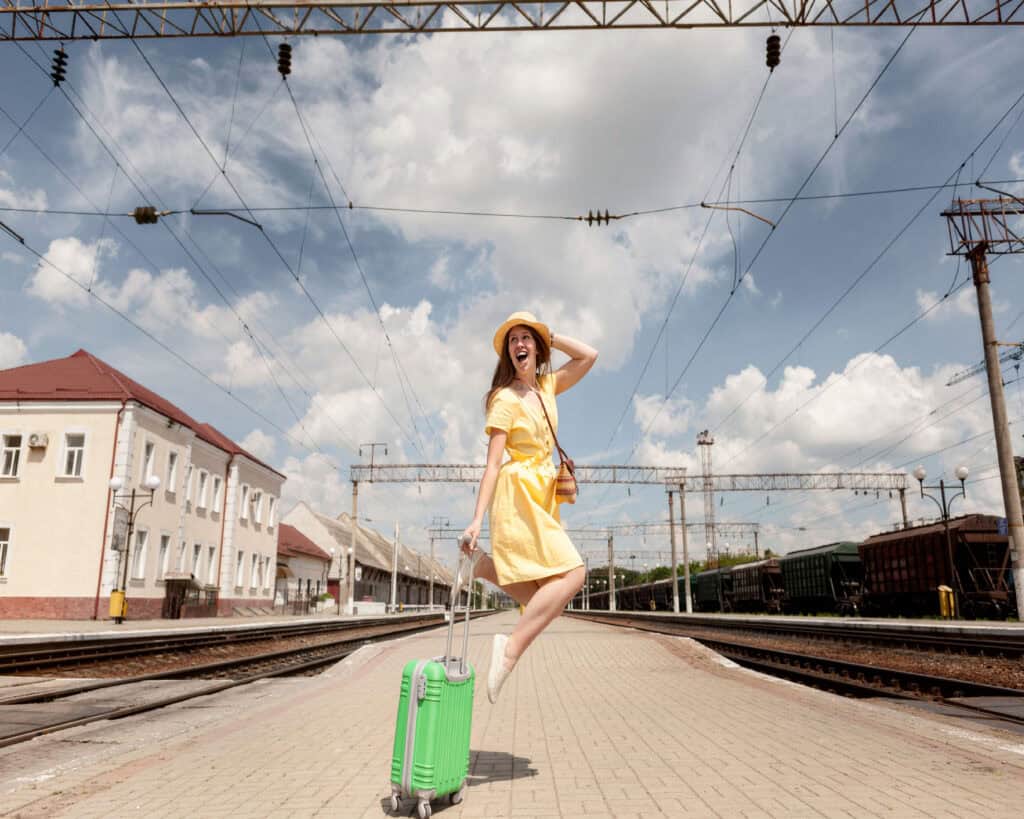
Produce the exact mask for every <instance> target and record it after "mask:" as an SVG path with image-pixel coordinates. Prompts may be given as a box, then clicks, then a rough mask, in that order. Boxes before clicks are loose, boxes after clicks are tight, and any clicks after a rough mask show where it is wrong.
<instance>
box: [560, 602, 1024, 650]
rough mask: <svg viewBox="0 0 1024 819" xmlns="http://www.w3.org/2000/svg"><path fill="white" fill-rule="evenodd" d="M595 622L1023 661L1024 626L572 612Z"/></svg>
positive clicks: (627, 612)
mask: <svg viewBox="0 0 1024 819" xmlns="http://www.w3.org/2000/svg"><path fill="white" fill-rule="evenodd" d="M572 613H573V614H579V615H582V616H585V617H591V618H593V619H603V620H604V621H605V622H608V623H609V624H612V625H617V624H618V621H625V620H631V621H633V622H631V623H630V624H629V625H633V626H634V627H637V628H640V627H641V624H647V623H667V624H672V625H673V626H675V627H677V628H678V629H680V630H683V631H686V632H687V633H688V634H689V633H690V632H693V634H692V635H690V636H696V634H697V633H699V632H700V631H704V630H708V629H717V630H719V631H749V632H752V633H756V634H775V635H780V636H783V635H791V636H794V637H811V638H815V639H822V640H837V641H845V642H854V641H856V642H862V643H870V644H874V645H885V646H902V647H906V648H919V649H924V650H927V651H955V652H957V653H961V654H976V655H980V656H992V657H1000V656H1002V657H1024V628H1022V629H1020V633H1019V634H1014V635H1006V634H1000V635H998V636H992V637H990V636H986V635H982V634H979V633H978V632H975V633H974V634H942V633H936V632H934V631H932V632H928V631H924V630H923V629H922V627H921V626H912V625H905V626H901V625H897V624H895V623H893V624H889V623H885V624H878V623H872V624H870V625H868V624H863V623H858V622H857V621H851V620H845V619H838V618H837V619H833V620H827V621H824V622H808V621H806V620H804V619H797V618H793V620H792V621H791V622H785V621H783V620H780V619H778V618H775V619H767V618H764V619H763V621H762V618H758V617H755V616H751V617H742V618H741V617H738V616H735V615H712V616H706V615H705V616H702V615H693V614H686V615H677V614H663V613H657V612H656V613H648V612H642V611H618V612H608V611H603V610H598V611H594V610H591V611H589V612H582V611H573V612H572Z"/></svg>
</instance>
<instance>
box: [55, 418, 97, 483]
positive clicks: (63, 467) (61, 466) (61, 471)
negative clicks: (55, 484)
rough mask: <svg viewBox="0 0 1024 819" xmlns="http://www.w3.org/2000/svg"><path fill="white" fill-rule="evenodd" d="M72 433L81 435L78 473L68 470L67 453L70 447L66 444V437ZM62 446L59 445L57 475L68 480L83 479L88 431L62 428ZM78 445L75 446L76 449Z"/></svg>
mask: <svg viewBox="0 0 1024 819" xmlns="http://www.w3.org/2000/svg"><path fill="white" fill-rule="evenodd" d="M72 435H81V436H82V447H81V453H80V455H79V458H78V474H77V475H76V474H75V473H74V472H68V455H69V454H70V452H71V447H70V446H69V445H68V443H69V442H68V439H69V438H70V437H71V436H72ZM62 441H63V446H62V447H61V453H60V463H58V464H57V477H59V478H67V479H69V480H79V481H80V480H84V477H85V450H86V449H87V448H88V444H89V433H88V432H87V431H86V430H84V429H66V430H64V436H63V438H62ZM77 448H78V447H75V449H77Z"/></svg>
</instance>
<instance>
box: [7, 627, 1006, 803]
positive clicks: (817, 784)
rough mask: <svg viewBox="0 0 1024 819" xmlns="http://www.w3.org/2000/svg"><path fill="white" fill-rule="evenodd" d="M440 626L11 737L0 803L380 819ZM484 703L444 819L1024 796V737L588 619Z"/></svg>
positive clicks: (483, 641) (481, 654)
mask: <svg viewBox="0 0 1024 819" xmlns="http://www.w3.org/2000/svg"><path fill="white" fill-rule="evenodd" d="M516 616H517V615H516V614H515V613H511V612H509V613H505V614H501V615H498V616H495V617H489V618H485V619H483V620H481V621H478V622H476V623H475V624H474V637H473V639H472V641H471V650H470V659H471V660H472V662H473V663H474V664H475V665H476V666H477V668H478V669H480V672H479V673H480V675H481V676H483V675H484V674H485V673H486V655H487V653H488V649H489V643H490V637H491V635H492V634H493V633H494V632H495V631H496V630H502V631H508V630H510V629H511V627H512V625H513V623H514V621H515V617H516ZM442 636H443V632H442V631H441V630H437V631H431V632H427V633H423V634H419V635H415V636H411V637H406V638H401V639H397V640H395V641H392V642H390V643H387V644H380V645H376V646H367V647H364V648H363V649H360V651H359V652H358V653H357V654H356V655H353V656H352V657H350V658H349V659H348V660H346V661H344V662H343V663H340V664H338V665H337V666H335V667H334V668H332V669H330V670H328V671H327V672H325V673H324V674H322V675H320V676H318V677H310V678H301V679H289V680H275V681H269V682H265V683H260V684H257V685H254V686H249V687H247V688H243V689H237V690H235V691H234V692H228V693H225V694H221V695H216V696H213V697H210V698H208V699H206V700H203V701H193V702H191V703H185V704H183V705H181V706H176V707H174V708H169V709H165V710H163V711H161V712H159V713H157V714H149V715H144V716H140V717H135V718H131V719H128V720H123V721H120V722H118V723H116V724H101V725H94V726H86V727H84V728H80V729H74V730H72V731H68V732H65V733H64V734H61V735H58V736H54V737H42V738H39V739H37V740H33V741H32V742H31V743H27V744H23V745H19V746H16V747H12V748H8V749H3V750H0V813H2V814H4V815H13V816H20V817H43V816H48V817H49V816H74V817H101V816H102V817H106V816H109V815H112V814H118V815H124V814H129V815H140V816H175V817H180V816H186V815H196V816H203V817H303V816H331V817H381V816H384V815H385V814H386V802H387V799H386V797H387V795H388V793H389V785H388V776H389V765H390V753H391V744H392V738H393V730H394V715H395V708H396V701H397V691H398V683H399V677H400V670H401V667H402V665H403V663H404V662H405V661H406V660H407V659H409V658H412V657H424V656H431V655H434V654H436V653H438V651H439V646H440V645H441V641H442ZM476 700H477V701H476V709H475V713H474V723H473V739H472V745H471V747H472V759H471V769H470V778H469V788H468V790H467V794H466V800H465V802H464V803H463V804H461V805H459V806H455V807H445V806H443V805H442V804H441V803H440V802H439V803H437V804H436V805H435V815H436V816H443V817H448V818H450V819H457V817H509V816H514V817H529V816H538V817H541V816H543V817H576V816H580V817H583V816H586V817H591V819H593V818H594V817H615V819H628V818H629V817H653V816H669V817H674V816H698V817H703V816H708V817H817V816H827V817H873V816H890V817H891V816H898V817H904V816H920V817H943V816H957V817H963V816H972V817H973V816H1006V815H1013V814H1015V813H1018V812H1019V803H1020V799H1021V796H1022V794H1024V737H1021V736H1019V735H1013V734H1009V733H1003V732H1001V731H997V730H993V729H988V728H985V727H981V726H977V725H976V724H975V723H968V722H964V721H963V720H960V721H956V720H953V719H950V718H949V717H943V716H939V715H931V714H926V713H920V712H915V711H912V710H909V709H907V708H906V707H904V706H898V705H891V704H888V703H885V702H881V701H871V702H866V701H855V700H848V699H843V698H840V697H836V696H833V695H830V694H827V693H824V692H818V691H813V690H808V689H804V688H802V687H799V686H796V685H792V684H789V683H783V682H778V681H775V680H772V679H769V678H766V677H763V676H761V675H758V674H755V673H753V672H749V671H746V670H743V669H740V668H737V667H735V666H733V665H732V664H730V663H727V662H725V661H723V660H722V659H721V658H719V657H718V656H717V655H715V654H713V653H711V652H710V651H708V650H707V649H704V648H703V647H701V646H699V645H697V644H695V643H693V642H692V641H689V640H686V639H681V638H672V637H661V636H657V635H652V634H648V633H644V632H636V631H630V630H625V629H621V628H613V627H610V626H602V625H599V624H595V623H588V622H584V621H580V620H573V619H568V618H563V619H561V620H559V621H557V622H556V623H555V624H554V625H553V626H552V628H551V629H550V630H549V631H548V632H547V633H546V634H545V635H543V636H542V637H541V638H540V640H539V641H538V642H537V643H536V644H535V645H534V647H533V648H532V649H531V650H530V651H529V652H528V653H527V655H526V656H525V657H524V658H523V660H522V661H521V663H520V666H519V668H517V669H516V671H515V673H514V675H513V676H512V677H511V678H510V680H509V682H508V683H507V685H506V688H505V690H504V691H503V692H502V697H501V700H500V701H499V703H498V704H497V705H496V706H492V705H490V704H489V703H488V702H487V698H486V695H485V692H484V690H483V685H482V684H481V685H478V690H477V698H476ZM413 808H414V805H413V803H412V802H406V803H405V804H404V815H407V816H408V815H410V814H411V812H412V810H413Z"/></svg>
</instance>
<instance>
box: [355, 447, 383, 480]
mask: <svg viewBox="0 0 1024 819" xmlns="http://www.w3.org/2000/svg"><path fill="white" fill-rule="evenodd" d="M364 447H366V448H368V449H369V450H370V481H371V482H372V481H373V458H374V456H375V455H376V454H377V447H380V448H381V449H383V450H384V455H385V456H386V455H387V454H388V445H387V444H382V443H379V442H374V443H371V444H360V445H359V457H360V458H362V457H363V448H364Z"/></svg>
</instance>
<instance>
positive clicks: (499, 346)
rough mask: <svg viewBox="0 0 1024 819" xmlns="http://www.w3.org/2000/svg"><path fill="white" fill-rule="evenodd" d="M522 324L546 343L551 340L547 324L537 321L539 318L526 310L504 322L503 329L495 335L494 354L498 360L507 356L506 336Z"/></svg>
mask: <svg viewBox="0 0 1024 819" xmlns="http://www.w3.org/2000/svg"><path fill="white" fill-rule="evenodd" d="M520 324H522V325H524V326H526V327H529V328H530V329H531V330H533V331H534V332H535V333H537V335H539V336H540V337H541V338H542V339H543V340H544V341H549V340H550V338H551V331H550V330H549V329H548V326H547V325H546V324H544V323H543V322H540V321H537V318H536V316H534V315H533V313H528V312H527V311H526V310H520V311H519V312H517V313H513V314H512V315H511V316H509V317H508V318H507V319H505V321H503V322H502V324H501V327H499V328H498V331H497V332H496V333H495V334H494V352H496V353H497V354H498V358H501V356H503V355H504V354H505V335H506V334H507V333H508V331H509V330H511V329H512V328H513V327H518V326H519V325H520Z"/></svg>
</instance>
